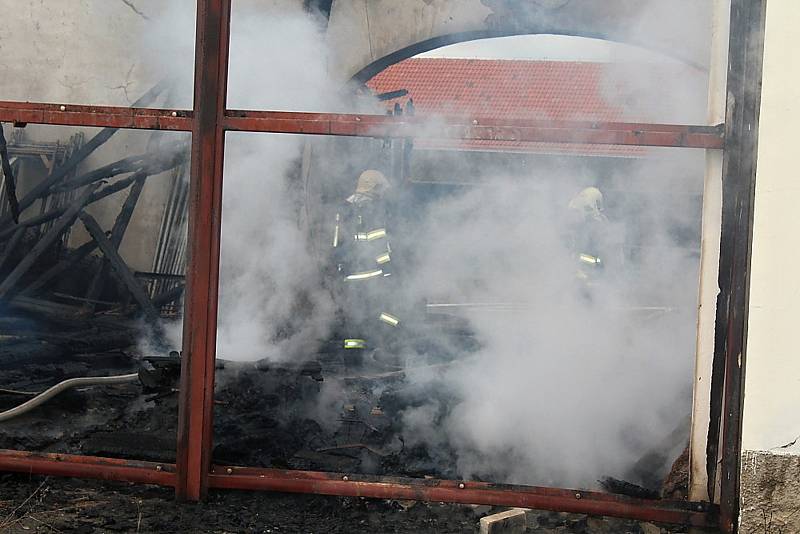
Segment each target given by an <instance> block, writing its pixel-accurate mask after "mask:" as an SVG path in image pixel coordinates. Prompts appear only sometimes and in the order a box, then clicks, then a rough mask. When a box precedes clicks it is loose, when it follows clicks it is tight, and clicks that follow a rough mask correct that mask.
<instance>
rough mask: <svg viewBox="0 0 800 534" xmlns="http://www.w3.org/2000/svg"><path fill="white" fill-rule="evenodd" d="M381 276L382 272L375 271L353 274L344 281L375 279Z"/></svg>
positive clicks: (379, 270)
mask: <svg viewBox="0 0 800 534" xmlns="http://www.w3.org/2000/svg"><path fill="white" fill-rule="evenodd" d="M382 274H383V270H381V269H375V270H374V271H365V272H363V273H353V274H350V275H347V276H346V277H345V280H367V279H368V278H375V277H376V276H380V275H382Z"/></svg>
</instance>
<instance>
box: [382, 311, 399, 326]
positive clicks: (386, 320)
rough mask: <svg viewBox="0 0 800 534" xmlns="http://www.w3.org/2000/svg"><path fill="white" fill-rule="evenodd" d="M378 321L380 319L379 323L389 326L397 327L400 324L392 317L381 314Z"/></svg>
mask: <svg viewBox="0 0 800 534" xmlns="http://www.w3.org/2000/svg"><path fill="white" fill-rule="evenodd" d="M378 319H380V320H381V321H383V322H384V323H386V324H388V325H390V326H397V324H398V323H399V322H400V319H398V318H397V317H395V316H394V315H389V314H388V313H382V314H381V316H380V317H378Z"/></svg>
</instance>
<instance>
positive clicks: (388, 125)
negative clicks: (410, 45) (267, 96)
mask: <svg viewBox="0 0 800 534" xmlns="http://www.w3.org/2000/svg"><path fill="white" fill-rule="evenodd" d="M224 125H225V128H226V129H227V130H235V131H249V132H272V133H302V134H308V135H343V136H361V137H397V138H409V137H411V138H418V139H419V138H429V139H468V140H489V141H518V142H537V143H576V144H600V145H634V146H660V147H680V148H704V149H721V148H723V147H724V134H723V128H722V127H721V126H689V125H674V124H644V123H621V122H586V121H539V120H518V119H517V120H515V119H502V120H501V119H487V118H463V117H435V118H432V117H428V118H426V117H420V116H409V115H401V116H389V115H353V114H340V113H298V112H287V111H240V110H229V111H227V112H226V114H225V119H224Z"/></svg>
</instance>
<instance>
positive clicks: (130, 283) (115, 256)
mask: <svg viewBox="0 0 800 534" xmlns="http://www.w3.org/2000/svg"><path fill="white" fill-rule="evenodd" d="M79 217H80V219H81V222H82V223H83V225H84V226H85V227H86V231H87V232H89V235H90V236H92V239H94V240H95V242H97V245H98V246H99V247H100V250H102V251H103V254H104V255H105V257H106V258H107V259H108V261H109V262H110V263H111V267H112V268H113V269H114V271H115V272H116V273H117V276H119V278H120V280H121V281H122V283H123V284H125V286H126V287H127V288H128V291H130V293H131V296H133V298H134V300H136V303H137V304H139V307H140V308H141V309H142V312H143V313H144V314H145V317H147V320H148V321H151V322H155V321H157V320H158V317H159V315H158V312H157V311H156V309H155V308H154V307H153V303H152V302H150V299H149V298H148V296H147V293H145V291H144V288H143V287H142V286H141V285H140V284H139V281H138V280H137V279H136V277H135V276H134V275H133V273H132V272H131V270H130V269H129V268H128V266H127V264H126V263H125V260H123V259H122V256H120V255H119V252H117V249H116V248H115V247H114V245H113V243H111V241H110V240H109V239H108V237H106V234H105V232H103V229H102V228H100V225H99V224H98V223H97V221H96V220H95V218H94V217H92V216H91V215H89V214H88V213H81V214H80V215H79Z"/></svg>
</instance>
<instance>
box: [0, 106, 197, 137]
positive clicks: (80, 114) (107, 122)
mask: <svg viewBox="0 0 800 534" xmlns="http://www.w3.org/2000/svg"><path fill="white" fill-rule="evenodd" d="M0 122H11V123H14V124H17V125H24V124H28V123H30V124H56V125H61V126H94V127H98V128H134V129H140V130H177V131H185V132H188V131H191V129H192V112H191V111H184V110H176V109H152V108H123V107H114V106H81V105H75V104H40V103H32V102H9V101H0Z"/></svg>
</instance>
